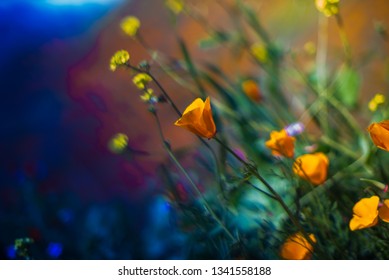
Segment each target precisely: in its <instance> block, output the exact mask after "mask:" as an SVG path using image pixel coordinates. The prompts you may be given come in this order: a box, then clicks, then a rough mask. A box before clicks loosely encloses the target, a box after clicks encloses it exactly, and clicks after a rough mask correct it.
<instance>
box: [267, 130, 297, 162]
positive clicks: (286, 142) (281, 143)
mask: <svg viewBox="0 0 389 280" xmlns="http://www.w3.org/2000/svg"><path fill="white" fill-rule="evenodd" d="M295 141H296V138H294V137H293V136H289V135H288V133H287V132H286V130H285V129H282V130H280V131H272V132H271V133H270V139H269V140H268V141H266V143H265V145H266V147H268V148H269V149H271V151H272V154H273V155H274V156H281V155H282V156H285V157H288V158H292V157H293V156H294V142H295Z"/></svg>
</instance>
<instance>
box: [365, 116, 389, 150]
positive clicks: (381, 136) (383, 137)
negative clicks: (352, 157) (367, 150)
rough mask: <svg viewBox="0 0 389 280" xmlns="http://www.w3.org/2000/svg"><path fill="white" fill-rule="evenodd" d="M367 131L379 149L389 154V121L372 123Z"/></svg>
mask: <svg viewBox="0 0 389 280" xmlns="http://www.w3.org/2000/svg"><path fill="white" fill-rule="evenodd" d="M367 130H368V131H369V133H370V137H371V139H372V140H373V143H374V144H375V145H376V146H377V147H378V148H380V149H382V150H385V151H388V152H389V120H385V121H381V122H378V123H372V124H371V125H369V127H368V128H367Z"/></svg>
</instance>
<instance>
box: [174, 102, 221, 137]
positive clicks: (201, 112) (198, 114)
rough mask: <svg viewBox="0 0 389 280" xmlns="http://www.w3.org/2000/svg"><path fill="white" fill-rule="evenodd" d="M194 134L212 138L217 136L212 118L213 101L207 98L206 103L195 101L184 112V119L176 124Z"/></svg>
mask: <svg viewBox="0 0 389 280" xmlns="http://www.w3.org/2000/svg"><path fill="white" fill-rule="evenodd" d="M174 124H175V125H176V126H180V127H183V128H185V129H187V130H189V131H191V132H193V133H194V134H196V135H198V136H201V137H205V138H208V139H210V138H212V137H214V136H215V134H216V125H215V122H214V120H213V116H212V109H211V101H210V98H209V97H207V99H206V100H205V102H204V101H203V100H201V98H197V99H196V100H194V101H193V102H192V103H191V104H190V105H189V106H188V107H187V108H186V109H185V111H184V113H183V114H182V117H181V118H179V119H178V120H177V121H176V122H175V123H174Z"/></svg>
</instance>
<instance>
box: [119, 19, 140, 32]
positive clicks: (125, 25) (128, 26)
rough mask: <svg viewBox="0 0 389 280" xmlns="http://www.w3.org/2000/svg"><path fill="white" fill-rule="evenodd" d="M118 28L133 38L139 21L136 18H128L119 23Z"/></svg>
mask: <svg viewBox="0 0 389 280" xmlns="http://www.w3.org/2000/svg"><path fill="white" fill-rule="evenodd" d="M120 27H121V29H122V30H123V32H124V33H126V34H127V35H128V36H131V37H134V36H135V35H136V33H137V32H138V29H139V27H140V21H139V19H138V18H137V17H134V16H128V17H125V18H124V19H123V20H122V21H121V22H120Z"/></svg>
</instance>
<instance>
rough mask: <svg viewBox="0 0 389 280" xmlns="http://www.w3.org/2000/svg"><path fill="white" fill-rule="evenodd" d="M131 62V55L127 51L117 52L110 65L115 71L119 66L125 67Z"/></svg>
mask: <svg viewBox="0 0 389 280" xmlns="http://www.w3.org/2000/svg"><path fill="white" fill-rule="evenodd" d="M129 60H130V54H129V53H128V52H127V51H125V50H120V51H117V52H116V53H115V54H114V55H113V56H112V57H111V61H110V63H109V68H110V69H111V71H115V70H116V68H117V66H120V65H124V64H126V63H127V62H128V61H129Z"/></svg>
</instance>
